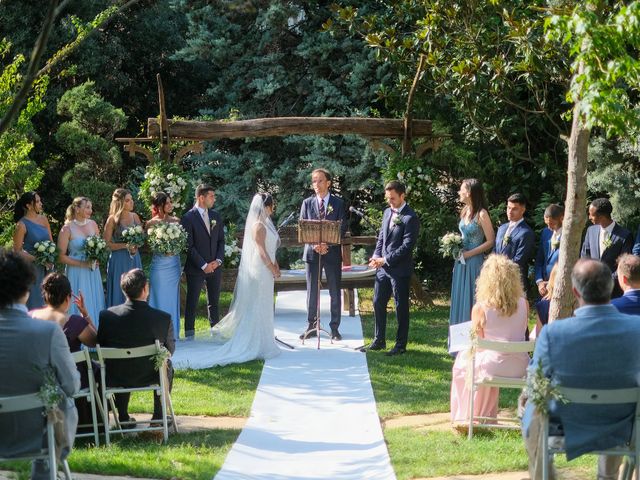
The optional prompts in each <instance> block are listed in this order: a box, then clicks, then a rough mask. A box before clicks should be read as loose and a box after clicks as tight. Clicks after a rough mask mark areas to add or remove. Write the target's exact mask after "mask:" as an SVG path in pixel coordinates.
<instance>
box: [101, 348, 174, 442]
mask: <svg viewBox="0 0 640 480" xmlns="http://www.w3.org/2000/svg"><path fill="white" fill-rule="evenodd" d="M161 348H162V347H161V346H160V342H159V341H158V340H156V342H155V343H154V344H151V345H146V346H143V347H133V348H105V347H101V346H100V345H96V351H97V353H98V361H99V362H100V381H101V384H102V389H101V395H102V406H103V410H104V411H105V412H108V409H107V402H108V401H111V404H112V405H114V403H113V395H114V394H116V393H127V392H129V393H131V392H142V391H153V392H154V393H155V394H156V395H158V396H159V397H160V404H161V405H162V426H160V427H156V426H153V424H152V422H149V424H148V426H147V427H142V426H141V427H140V428H138V425H139V424H141V423H146V422H136V423H135V427H136V428H128V429H124V428H122V426H121V425H120V421H119V420H118V415H117V412H116V409H115V408H113V416H114V419H115V427H116V428H114V429H112V428H111V427H110V425H109V421H108V415H107V416H106V417H107V420H106V421H105V429H104V431H105V441H106V444H107V445H109V444H110V434H111V433H121V434H124V433H131V432H142V431H159V430H162V432H163V438H164V441H165V442H166V441H167V439H168V438H169V427H168V422H169V420H168V415H167V413H169V416H170V417H171V424H172V428H173V430H174V432H176V433H177V431H178V428H177V425H176V420H175V415H174V413H173V405H172V403H171V394H170V392H169V381H168V376H167V361H166V360H165V361H164V362H163V363H162V365H161V367H160V370H159V372H158V374H159V375H158V377H159V382H158V383H155V384H150V385H145V386H140V387H118V386H111V387H109V386H107V380H106V379H107V371H106V370H107V367H106V364H105V360H122V359H131V358H140V357H153V356H154V355H157V354H159V353H161ZM149 360H150V361H151V360H152V359H151V358H149Z"/></svg>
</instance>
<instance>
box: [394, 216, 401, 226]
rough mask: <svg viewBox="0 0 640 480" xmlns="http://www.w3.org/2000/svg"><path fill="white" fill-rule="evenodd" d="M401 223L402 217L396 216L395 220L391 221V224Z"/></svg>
mask: <svg viewBox="0 0 640 480" xmlns="http://www.w3.org/2000/svg"><path fill="white" fill-rule="evenodd" d="M401 223H402V215H400V214H398V215H396V218H394V219H393V224H394V225H400V224H401Z"/></svg>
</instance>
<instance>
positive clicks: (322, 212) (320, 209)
mask: <svg viewBox="0 0 640 480" xmlns="http://www.w3.org/2000/svg"><path fill="white" fill-rule="evenodd" d="M318 213H319V214H320V218H321V219H324V217H325V215H326V212H325V209H324V200H320V203H319V204H318Z"/></svg>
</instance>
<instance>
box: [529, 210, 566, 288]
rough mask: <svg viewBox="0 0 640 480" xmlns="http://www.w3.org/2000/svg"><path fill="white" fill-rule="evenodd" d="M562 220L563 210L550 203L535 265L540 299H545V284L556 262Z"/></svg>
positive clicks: (546, 211) (545, 213) (545, 214)
mask: <svg viewBox="0 0 640 480" xmlns="http://www.w3.org/2000/svg"><path fill="white" fill-rule="evenodd" d="M563 220H564V210H563V208H562V207H561V206H560V205H556V204H555V203H552V204H551V205H549V206H548V207H547V208H546V209H545V211H544V223H545V224H546V225H547V226H546V227H545V228H544V230H542V234H541V235H540V246H539V247H538V254H537V255H536V264H535V280H536V285H537V286H538V293H539V294H540V296H541V297H545V296H546V295H547V293H548V292H547V290H548V288H547V283H548V282H549V277H550V276H551V270H552V269H553V266H554V265H555V264H556V263H557V262H558V256H559V254H560V238H561V237H562V221H563Z"/></svg>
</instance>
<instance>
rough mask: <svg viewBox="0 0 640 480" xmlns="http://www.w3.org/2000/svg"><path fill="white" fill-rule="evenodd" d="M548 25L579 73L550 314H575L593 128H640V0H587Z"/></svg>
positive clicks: (617, 131) (619, 131) (614, 131)
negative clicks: (610, 1)
mask: <svg viewBox="0 0 640 480" xmlns="http://www.w3.org/2000/svg"><path fill="white" fill-rule="evenodd" d="M547 26H548V38H549V40H550V41H555V42H556V45H558V44H559V45H562V46H563V47H564V48H566V49H567V53H568V54H569V56H570V57H571V59H572V62H571V71H572V73H573V76H572V77H571V87H570V89H569V92H568V94H567V97H568V100H570V101H571V102H572V103H573V110H572V116H573V118H572V125H571V135H570V136H569V161H568V167H567V177H568V178H567V198H566V201H565V220H564V223H563V234H562V236H563V238H564V241H563V242H562V243H561V245H560V258H559V260H558V269H559V275H558V276H557V277H556V285H557V286H558V287H559V288H557V289H554V293H553V298H552V301H551V309H550V314H549V317H550V319H554V318H564V317H567V316H569V315H570V314H571V311H572V306H573V298H572V293H571V288H570V285H571V269H572V268H573V265H574V264H575V262H576V260H577V258H578V255H579V247H580V238H581V234H582V225H583V224H584V217H585V211H584V204H585V199H586V191H587V175H586V173H587V164H588V147H589V137H590V135H591V130H592V129H593V128H596V127H600V128H602V129H603V130H604V131H605V132H606V133H607V134H608V135H623V134H626V133H628V132H629V131H635V132H637V131H638V127H640V112H639V111H638V109H637V108H633V102H632V98H633V97H632V95H634V96H636V95H637V94H638V93H640V92H639V90H640V61H639V60H638V55H637V53H638V50H637V48H638V45H639V44H640V43H639V41H640V3H639V2H631V3H630V4H629V5H624V4H623V3H622V2H619V3H616V5H615V6H614V8H611V7H610V6H609V5H607V4H606V2H605V3H603V2H597V1H588V2H581V3H580V4H579V5H577V6H575V7H574V8H573V10H572V11H571V12H570V13H566V14H558V15H554V16H552V17H551V18H550V19H549V20H548V22H547Z"/></svg>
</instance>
